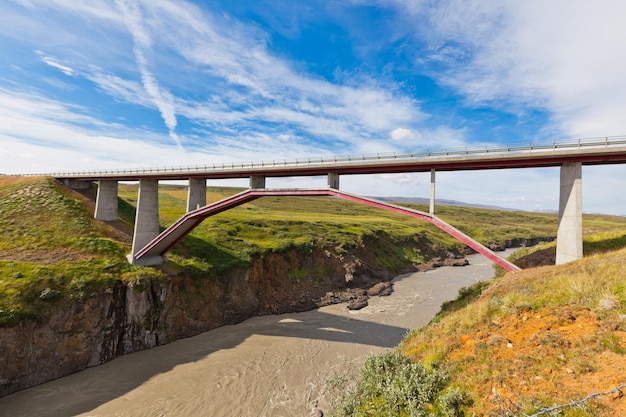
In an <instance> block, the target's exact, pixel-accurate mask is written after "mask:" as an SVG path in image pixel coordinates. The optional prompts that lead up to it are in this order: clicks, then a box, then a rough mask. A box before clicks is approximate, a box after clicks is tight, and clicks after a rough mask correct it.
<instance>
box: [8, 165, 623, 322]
mask: <svg viewBox="0 0 626 417" xmlns="http://www.w3.org/2000/svg"><path fill="white" fill-rule="evenodd" d="M238 191H240V190H237V189H229V188H210V189H209V190H208V200H209V202H211V201H217V200H219V199H221V198H224V197H225V196H227V195H231V194H234V193H236V192H238ZM87 194H89V193H87ZM119 196H120V200H119V205H120V220H119V221H117V222H113V223H104V222H98V221H95V220H94V219H93V194H92V195H91V196H86V195H82V194H78V193H76V192H74V191H71V190H68V189H67V188H65V187H63V186H61V185H60V184H58V183H57V182H56V181H54V180H53V179H50V178H44V177H28V178H19V177H0V325H11V324H15V323H17V322H18V321H19V320H20V319H24V318H29V319H39V318H40V317H41V313H42V312H45V311H48V310H50V309H55V308H64V306H65V305H68V304H69V303H73V302H75V301H76V300H81V299H84V298H85V297H89V296H90V295H91V294H93V293H94V292H95V291H99V290H101V289H102V288H106V287H108V286H110V285H112V283H113V282H115V281H116V280H126V281H133V280H141V279H143V278H151V279H167V272H166V269H165V268H146V267H135V266H130V265H128V263H127V261H126V258H125V255H126V254H127V253H128V252H129V251H130V242H131V238H132V223H133V220H134V210H135V207H134V206H135V204H136V199H137V186H136V185H132V184H130V185H129V184H120V191H119ZM159 199H160V219H161V226H162V228H165V227H167V226H168V225H170V224H171V223H172V222H174V221H175V220H176V219H177V218H178V217H180V216H181V215H183V214H184V212H185V200H186V189H185V187H181V186H168V185H163V186H162V187H161V188H160V195H159ZM438 210H439V215H440V216H441V217H442V218H444V219H446V220H448V221H451V222H452V223H453V224H455V225H456V226H458V227H459V228H461V229H463V230H465V231H466V232H468V233H469V234H470V235H472V236H474V237H476V238H478V239H479V240H481V241H482V242H483V243H486V244H489V243H492V242H501V241H503V240H505V239H519V238H529V237H554V235H555V233H556V217H555V216H554V215H546V214H534V213H516V212H508V211H493V210H481V209H466V208H462V207H450V208H447V207H439V208H438ZM585 225H586V226H585V227H586V228H589V229H593V230H622V229H624V228H626V219H623V218H610V217H607V216H586V217H585ZM381 236H385V239H379V237H381ZM364 241H368V242H373V243H372V246H373V248H372V250H373V251H375V253H376V257H377V261H378V263H379V264H381V265H385V266H386V267H387V268H388V269H389V270H390V271H397V270H398V268H400V267H401V266H402V265H404V264H405V263H406V262H407V260H408V261H410V262H413V263H422V262H424V261H426V260H427V259H429V258H430V257H432V256H433V255H434V254H435V253H437V252H438V251H439V252H441V251H446V250H450V249H453V248H455V247H456V248H460V247H461V246H460V244H459V243H458V242H457V241H455V240H453V239H452V238H451V237H449V236H448V235H446V234H445V233H443V232H441V231H440V230H439V229H437V228H436V227H434V226H432V225H431V224H429V223H427V222H422V221H419V220H417V219H411V218H407V217H403V216H400V215H397V214H394V213H390V212H385V211H380V210H376V209H373V208H370V207H367V206H363V205H358V204H356V203H351V202H347V201H343V200H338V199H334V198H326V197H310V198H305V197H297V198H296V197H292V198H289V197H282V198H279V197H272V198H262V199H259V200H255V201H254V202H253V203H250V204H246V205H244V206H242V207H239V208H237V209H234V210H232V211H229V212H226V213H222V214H220V215H218V216H215V217H213V218H210V219H207V220H206V221H205V222H203V223H202V225H201V226H200V227H199V228H197V229H196V230H195V231H194V232H193V233H192V234H191V235H189V236H188V237H186V238H185V239H184V240H183V241H182V242H181V243H179V244H178V245H176V246H175V247H174V248H173V251H172V252H171V253H170V254H169V255H168V256H169V257H170V259H171V261H172V262H171V264H173V265H178V266H180V267H184V268H186V270H189V271H191V273H193V274H194V276H195V277H197V278H202V277H203V276H208V275H213V276H214V275H216V274H220V273H222V272H223V271H226V270H228V269H230V268H232V267H235V266H246V265H249V264H250V262H251V259H253V258H256V257H262V256H263V255H264V254H265V253H268V252H281V251H284V250H286V249H289V248H292V249H297V250H302V251H310V249H311V248H312V247H313V246H324V247H328V248H332V250H334V251H335V252H337V253H339V254H341V253H344V252H345V251H347V250H349V249H350V248H352V247H354V246H355V245H357V244H362V242H364ZM407 242H408V243H410V244H409V245H407V244H406V243H407ZM411 245H412V247H413V248H414V249H411V250H407V249H398V248H399V247H404V248H406V247H408V246H411Z"/></svg>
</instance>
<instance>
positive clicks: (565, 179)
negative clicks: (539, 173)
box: [556, 162, 583, 265]
mask: <svg viewBox="0 0 626 417" xmlns="http://www.w3.org/2000/svg"><path fill="white" fill-rule="evenodd" d="M582 206H583V197H582V163H580V162H567V163H564V164H563V165H562V166H561V187H560V198H559V228H558V231H557V236H556V264H557V265H561V264H565V263H568V262H571V261H575V260H576V259H580V258H582V257H583V208H582Z"/></svg>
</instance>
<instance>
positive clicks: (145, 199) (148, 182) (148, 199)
mask: <svg viewBox="0 0 626 417" xmlns="http://www.w3.org/2000/svg"><path fill="white" fill-rule="evenodd" d="M158 235H159V180H152V179H145V180H140V181H139V197H138V198H137V213H136V215H135V233H134V234H133V247H132V253H131V254H130V255H128V260H129V261H130V263H131V264H133V265H158V264H160V263H162V262H163V260H164V259H163V257H162V256H153V257H150V258H148V259H144V258H143V257H142V258H140V259H139V260H135V258H134V255H135V254H136V253H137V252H138V251H139V250H141V249H143V247H144V246H146V245H147V244H148V243H150V242H151V241H152V240H153V239H154V238H155V237H157V236H158Z"/></svg>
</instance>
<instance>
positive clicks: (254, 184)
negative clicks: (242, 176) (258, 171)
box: [250, 175, 265, 190]
mask: <svg viewBox="0 0 626 417" xmlns="http://www.w3.org/2000/svg"><path fill="white" fill-rule="evenodd" d="M250 188H252V189H253V190H256V189H259V188H265V177H264V176H262V175H252V176H251V177H250Z"/></svg>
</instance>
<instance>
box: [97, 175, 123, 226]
mask: <svg viewBox="0 0 626 417" xmlns="http://www.w3.org/2000/svg"><path fill="white" fill-rule="evenodd" d="M117 188H118V186H117V181H115V180H99V181H98V194H97V195H96V211H95V213H94V218H95V219H96V220H102V221H105V222H112V221H115V220H117Z"/></svg>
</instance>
